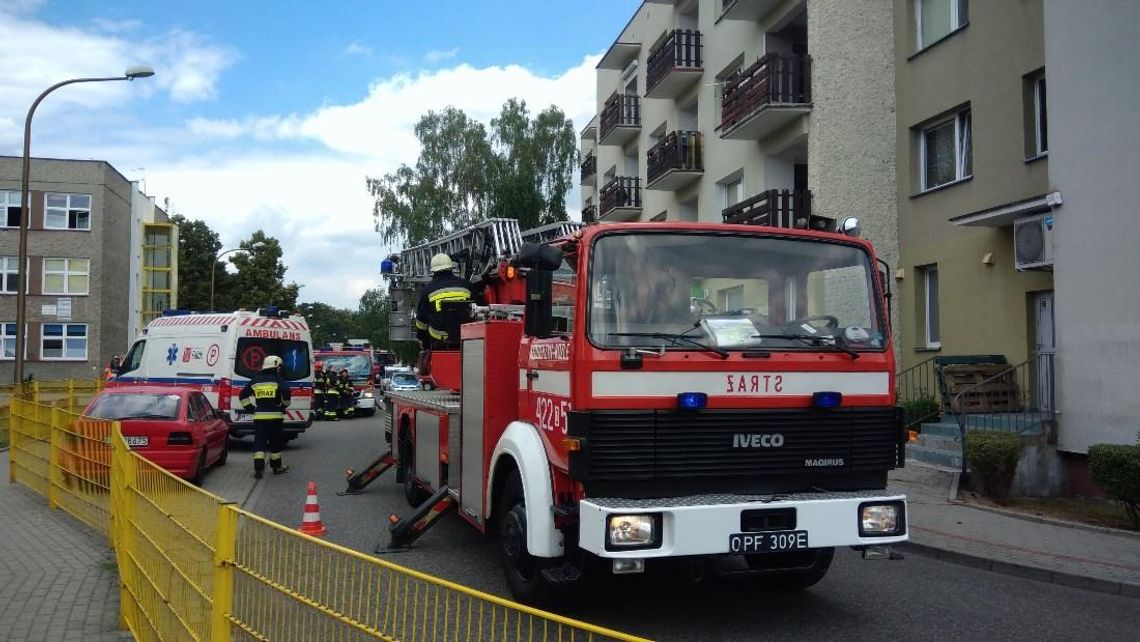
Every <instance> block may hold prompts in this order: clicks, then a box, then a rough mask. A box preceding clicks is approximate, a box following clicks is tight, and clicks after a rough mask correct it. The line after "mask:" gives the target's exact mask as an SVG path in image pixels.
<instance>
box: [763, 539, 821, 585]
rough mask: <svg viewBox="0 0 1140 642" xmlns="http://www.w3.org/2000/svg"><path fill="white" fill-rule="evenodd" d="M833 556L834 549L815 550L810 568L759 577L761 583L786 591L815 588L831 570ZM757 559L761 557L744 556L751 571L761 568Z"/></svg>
mask: <svg viewBox="0 0 1140 642" xmlns="http://www.w3.org/2000/svg"><path fill="white" fill-rule="evenodd" d="M834 556H835V549H834V548H818V549H815V560H814V561H813V562H812V563H811V566H808V567H807V568H804V569H800V570H795V571H778V572H775V573H770V574H765V575H763V576H761V578H762V581H763V582H764V583H765V584H766V585H769V586H773V585H774V586H779V587H782V588H786V589H800V590H802V589H806V588H810V587H812V586H815V584H816V583H818V582H819V581H820V580H822V579H823V576H825V575H827V570H828V569H829V568H831V559H832V558H833V557H834ZM757 557H762V556H752V555H748V556H746V559H747V561H748V565H749V566H750V567H752V568H753V569H759V568H762V567H761V566H760V565H759V564H757V562H758V561H759V560H758V559H756V558H757Z"/></svg>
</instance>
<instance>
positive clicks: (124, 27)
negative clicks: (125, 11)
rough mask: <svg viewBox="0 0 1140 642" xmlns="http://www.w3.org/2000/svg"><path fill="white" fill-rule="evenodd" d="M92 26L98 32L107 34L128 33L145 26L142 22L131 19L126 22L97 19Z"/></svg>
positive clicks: (92, 22)
mask: <svg viewBox="0 0 1140 642" xmlns="http://www.w3.org/2000/svg"><path fill="white" fill-rule="evenodd" d="M91 24H92V26H94V27H95V29H96V30H98V31H103V32H106V33H127V32H130V31H136V30H138V29H139V28H140V27H142V26H143V23H142V20H137V19H134V18H129V19H126V20H110V19H108V18H95V19H94V20H92V21H91Z"/></svg>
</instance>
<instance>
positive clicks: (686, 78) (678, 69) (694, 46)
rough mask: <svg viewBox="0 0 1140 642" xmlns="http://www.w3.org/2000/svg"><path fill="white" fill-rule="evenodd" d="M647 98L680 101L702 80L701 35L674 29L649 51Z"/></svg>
mask: <svg viewBox="0 0 1140 642" xmlns="http://www.w3.org/2000/svg"><path fill="white" fill-rule="evenodd" d="M646 67H647V71H646V72H645V86H646V90H645V97H646V98H676V97H677V96H680V95H681V93H683V92H684V91H685V90H686V89H688V88H690V87H692V86H693V85H694V84H695V83H696V82H697V81H698V80H700V78H701V74H703V73H704V68H703V67H702V66H701V32H700V31H697V30H696V29H672V30H670V31H666V32H665V33H664V34H662V36H661V38H659V39H658V40H657V44H655V45H653V48H652V49H650V50H649V58H648V60H647V61H646Z"/></svg>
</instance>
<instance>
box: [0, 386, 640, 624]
mask: <svg viewBox="0 0 1140 642" xmlns="http://www.w3.org/2000/svg"><path fill="white" fill-rule="evenodd" d="M11 417H12V437H13V440H12V449H11V450H10V451H9V455H10V457H11V460H12V466H11V470H12V471H13V472H12V477H13V479H14V480H16V481H19V482H21V483H24V484H26V485H28V486H29V487H31V488H33V489H35V490H37V491H39V492H40V493H42V494H43V495H45V496H46V497H47V498H48V500H49V503H50V505H51V506H52V507H58V508H60V509H63V510H64V511H66V512H68V513H69V514H71V515H74V516H75V517H76V518H78V519H80V520H82V521H83V522H85V523H87V524H89V525H90V526H92V527H93V528H95V529H97V530H99V531H100V532H102V533H105V534H107V535H108V537H109V538H110V541H111V546H112V548H114V549H115V555H116V558H117V560H118V567H119V577H120V585H121V590H120V623H121V626H122V628H124V629H129V630H130V631H131V633H132V634H133V635H134V637H135V638H136V639H138V640H183V639H186V640H230V639H236V640H299V641H305V640H409V641H416V640H422V641H436V640H438V641H444V640H453V641H467V640H488V641H491V640H551V641H554V640H558V641H562V640H566V641H569V640H581V641H588V640H641V639H642V638H638V637H634V636H630V635H627V634H623V633H620V632H617V631H612V630H609V629H605V628H602V627H597V626H593V625H591V624H587V623H585V622H580V621H577V620H572V619H570V618H565V617H562V616H559V615H556V614H553V613H548V612H545V611H540V610H538V609H533V608H530V607H528V606H524V605H521V604H516V603H514V602H511V601H510V600H506V599H503V598H500V597H497V596H494V595H490V594H487V593H482V592H480V591H476V590H473V589H470V588H467V587H464V586H461V585H458V584H454V583H452V582H448V581H446V580H442V579H440V578H436V577H432V576H430V575H426V574H424V573H419V572H417V571H413V570H410V569H406V568H403V567H401V566H397V565H395V564H392V563H390V562H387V561H384V560H379V559H376V558H373V557H370V556H368V555H363V554H361V553H358V552H356V551H353V550H350V549H347V548H344V547H341V546H337V545H335V544H330V543H328V542H325V541H323V540H319V539H315V538H312V537H309V536H307V535H302V534H300V533H298V532H297V531H295V530H293V529H290V528H286V527H284V526H281V525H279V524H275V523H273V522H270V521H268V520H266V519H263V518H261V517H258V516H257V515H254V514H252V513H249V512H246V511H244V510H241V509H240V508H238V507H237V506H236V505H235V504H233V503H230V502H227V501H226V500H224V499H223V498H221V497H218V496H216V495H212V494H210V493H207V492H205V491H203V490H202V489H200V488H197V487H195V486H193V485H191V484H188V483H186V482H185V481H183V480H181V479H178V478H176V477H174V476H172V475H170V474H169V473H167V472H166V471H165V470H162V469H161V468H159V467H157V466H155V465H154V464H152V463H151V462H149V461H148V460H146V459H145V458H143V457H141V456H139V454H138V453H137V452H133V451H132V450H131V449H130V448H129V447H128V446H127V444H126V441H125V440H124V439H123V438H122V435H121V434H120V427H119V424H118V422H110V421H102V420H95V419H88V418H85V417H81V416H79V415H77V414H75V413H73V412H68V411H66V410H63V409H62V408H53V407H51V406H48V405H45V404H42V403H34V402H31V401H25V400H21V399H13V400H12V402H11Z"/></svg>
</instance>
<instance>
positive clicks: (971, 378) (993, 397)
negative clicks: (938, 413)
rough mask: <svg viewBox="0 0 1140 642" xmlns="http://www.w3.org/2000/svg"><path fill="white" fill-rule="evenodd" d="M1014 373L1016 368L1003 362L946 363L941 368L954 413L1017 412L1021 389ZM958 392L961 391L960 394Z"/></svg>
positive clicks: (1018, 410) (1019, 409)
mask: <svg viewBox="0 0 1140 642" xmlns="http://www.w3.org/2000/svg"><path fill="white" fill-rule="evenodd" d="M1014 375H1015V370H1014V369H1012V368H1010V367H1009V366H1008V365H1005V364H994V363H979V364H969V365H965V364H963V365H947V366H944V367H943V368H942V377H943V380H944V381H945V384H946V391H947V393H949V395H948V396H949V397H950V400H951V404H952V412H955V413H959V412H964V413H982V412H1020V411H1021V410H1022V406H1021V391H1020V389H1019V387H1018V385H1017V380H1016V378H1015V376H1014ZM982 382H985V383H984V384H983V383H982ZM961 393H964V394H962V396H961V397H959V396H958V395H959V394H961Z"/></svg>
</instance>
